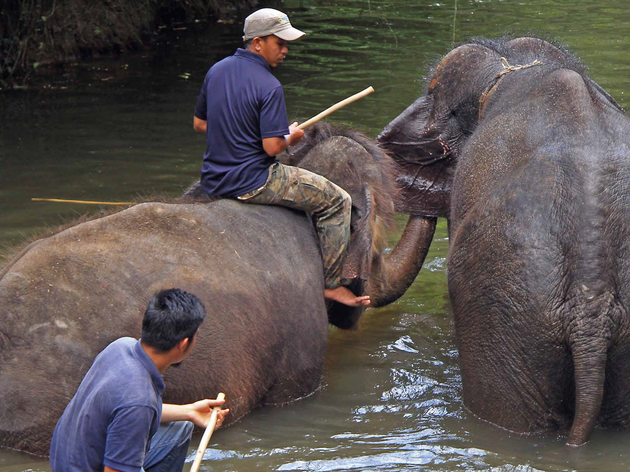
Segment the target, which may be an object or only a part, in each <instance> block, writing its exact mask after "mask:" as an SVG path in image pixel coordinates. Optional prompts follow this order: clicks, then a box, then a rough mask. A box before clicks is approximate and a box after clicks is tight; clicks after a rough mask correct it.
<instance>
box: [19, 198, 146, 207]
mask: <svg viewBox="0 0 630 472" xmlns="http://www.w3.org/2000/svg"><path fill="white" fill-rule="evenodd" d="M31 201H32V202H57V203H82V204H85V205H135V204H136V203H133V202H90V201H87V200H63V199H61V198H31Z"/></svg>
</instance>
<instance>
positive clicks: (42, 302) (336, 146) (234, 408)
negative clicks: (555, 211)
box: [0, 125, 435, 455]
mask: <svg viewBox="0 0 630 472" xmlns="http://www.w3.org/2000/svg"><path fill="white" fill-rule="evenodd" d="M283 158H284V160H285V162H288V163H292V164H298V165H300V166H302V167H305V168H308V169H310V170H313V171H315V172H320V173H322V174H324V175H326V176H328V177H329V178H330V179H332V180H333V181H335V182H336V183H337V184H339V185H341V186H342V187H344V188H345V189H346V190H347V191H348V192H349V193H350V194H351V196H352V198H353V201H354V206H353V223H352V224H353V231H354V232H353V238H352V241H351V244H352V247H351V249H350V253H349V256H348V259H347V262H346V266H345V267H344V277H346V278H348V279H353V288H354V289H355V290H356V291H357V292H362V291H366V292H367V293H369V294H370V295H371V297H372V300H373V303H374V305H382V304H385V303H389V302H391V301H393V300H395V299H396V298H398V297H399V296H401V295H402V294H403V293H404V292H405V290H406V289H407V287H408V286H409V285H410V284H411V282H412V281H413V279H414V277H415V275H416V274H417V272H418V270H419V269H420V266H421V265H422V261H423V259H424V257H425V255H426V251H427V249H428V246H429V243H430V241H431V238H432V234H433V230H434V228H435V220H434V219H430V218H429V219H427V218H423V217H412V218H410V220H409V224H408V226H407V228H406V230H405V232H404V234H403V236H402V237H401V240H400V242H399V243H398V244H397V246H396V248H395V249H394V250H393V252H392V253H391V254H390V255H389V256H388V257H387V258H384V257H383V247H384V242H385V234H384V230H385V228H386V227H387V224H388V222H389V221H390V219H391V217H392V212H393V198H394V195H395V193H396V191H395V184H394V182H393V177H392V162H391V159H390V158H389V157H387V156H386V155H385V154H384V153H383V152H382V151H380V150H379V149H378V147H377V146H376V145H375V144H374V143H373V142H370V141H369V140H367V139H366V138H364V137H363V136H361V135H359V134H358V133H354V132H349V131H343V130H336V129H334V128H332V127H331V126H329V125H320V126H317V127H315V128H313V129H312V130H311V132H309V134H308V135H307V139H305V140H304V141H303V143H302V145H301V147H300V148H298V149H296V150H294V151H293V154H292V155H286V156H284V157H283ZM196 190H198V188H197V189H196V187H193V189H191V191H190V192H188V194H187V195H186V196H185V198H184V199H182V200H181V201H180V202H177V203H144V204H139V205H136V206H133V207H132V208H129V209H127V210H124V211H121V212H119V213H115V214H112V215H110V216H107V217H103V218H99V219H94V220H92V221H88V222H85V223H82V224H79V225H77V226H74V227H70V228H68V229H65V230H63V231H61V232H59V233H57V234H55V235H53V236H51V237H48V238H43V239H40V240H38V241H35V242H34V243H32V244H30V245H29V246H27V247H26V248H24V249H23V250H22V251H21V252H20V253H19V254H18V255H16V256H15V257H14V258H13V260H11V261H10V262H9V263H8V264H7V265H6V266H5V267H4V269H3V270H2V271H1V272H0V320H1V325H0V445H1V446H5V447H11V448H15V449H20V450H25V451H28V452H32V453H36V454H42V455H45V454H47V453H48V447H49V441H50V437H51V435H52V431H53V429H54V426H55V423H56V421H57V419H58V418H59V416H60V415H61V413H62V411H63V409H64V408H65V406H66V404H67V402H68V401H69V400H70V398H71V397H72V395H73V394H74V392H75V390H76V388H77V387H78V385H79V382H80V381H81V379H82V377H83V375H84V374H85V372H86V371H87V369H88V368H89V366H90V364H91V362H92V360H93V358H94V357H95V356H96V354H98V352H100V351H101V350H102V349H103V348H104V347H105V346H107V344H109V343H110V342H111V341H113V340H114V339H116V338H118V337H121V336H136V337H138V336H139V334H140V323H141V317H142V313H143V310H144V308H145V306H146V304H147V302H148V299H149V298H150V297H151V296H152V295H153V293H155V292H156V291H157V290H158V289H162V288H170V287H179V288H181V289H184V290H187V291H189V292H191V293H194V294H196V295H197V296H199V298H201V300H202V301H203V302H204V304H205V306H206V308H207V311H208V316H207V318H206V322H205V324H204V325H203V326H202V327H201V330H200V332H199V336H198V340H197V346H196V348H195V350H194V351H193V353H192V354H191V356H190V357H189V358H188V359H187V360H186V362H184V363H183V365H182V367H181V368H180V369H170V370H169V371H168V372H167V374H166V379H165V380H166V385H167V388H166V392H165V394H164V400H165V401H167V402H174V403H186V402H189V401H194V400H196V399H198V398H203V397H214V396H216V394H217V393H218V392H219V391H223V392H225V393H226V395H227V398H228V401H229V407H230V410H231V414H230V418H229V419H228V421H235V420H237V419H238V418H239V417H241V416H243V415H245V414H246V413H247V412H248V411H250V410H251V409H253V408H255V407H257V406H259V405H263V404H281V403H285V402H289V401H292V400H295V399H298V398H301V397H304V396H306V395H309V394H311V393H312V392H313V391H315V390H316V389H317V388H318V387H319V384H320V380H321V374H322V366H323V359H324V352H325V348H326V341H327V336H328V321H329V320H330V322H332V323H333V324H335V325H337V326H340V327H342V328H352V327H353V326H354V325H355V324H356V323H357V321H358V319H359V316H360V315H361V313H362V309H360V308H354V309H350V308H348V309H345V308H344V307H343V306H340V305H339V306H338V305H334V304H332V305H330V306H328V307H327V306H326V303H325V300H324V298H323V290H324V279H323V268H322V262H321V256H320V252H319V247H318V242H317V239H316V236H315V232H314V229H313V226H312V224H311V222H310V221H309V219H308V218H307V216H306V215H305V214H304V213H300V212H295V211H291V210H288V209H286V208H282V207H269V206H258V205H244V204H241V203H238V202H236V201H232V200H219V201H214V202H209V203H204V204H200V203H199V201H198V199H197V198H196V196H199V195H200V194H199V193H198V191H196Z"/></svg>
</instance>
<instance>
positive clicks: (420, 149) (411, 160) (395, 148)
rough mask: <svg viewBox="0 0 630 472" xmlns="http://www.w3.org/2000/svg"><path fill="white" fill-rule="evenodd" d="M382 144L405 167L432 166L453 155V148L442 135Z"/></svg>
mask: <svg viewBox="0 0 630 472" xmlns="http://www.w3.org/2000/svg"><path fill="white" fill-rule="evenodd" d="M381 145H382V146H383V147H384V148H385V149H386V150H387V151H388V153H389V154H390V155H391V156H392V157H393V159H394V160H395V161H396V162H397V163H399V164H400V165H401V166H403V167H407V166H422V167H424V166H430V165H432V164H435V163H436V162H440V161H444V160H446V159H449V158H450V157H451V156H452V155H453V148H452V147H451V146H450V145H449V144H448V143H447V142H446V141H444V140H443V139H442V138H441V137H440V136H436V137H431V138H425V139H418V140H416V141H404V142H401V141H389V142H387V143H383V144H381Z"/></svg>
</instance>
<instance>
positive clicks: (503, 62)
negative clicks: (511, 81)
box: [478, 57, 543, 120]
mask: <svg viewBox="0 0 630 472" xmlns="http://www.w3.org/2000/svg"><path fill="white" fill-rule="evenodd" d="M542 65H543V63H542V62H540V61H539V60H538V59H535V60H534V61H533V62H530V63H529V64H519V65H517V66H511V65H510V63H509V62H508V60H507V59H506V58H505V57H502V58H501V66H502V67H503V70H502V71H501V72H499V73H498V74H497V75H496V76H495V78H494V81H493V83H492V84H490V86H489V87H488V88H487V89H486V90H485V91H484V92H483V93H482V94H481V97H480V98H479V118H478V119H479V120H480V119H481V118H482V117H483V113H484V111H485V110H486V102H487V100H488V99H489V98H490V97H491V96H492V94H493V93H494V92H495V90H496V89H497V87H498V86H499V84H500V83H501V80H503V77H505V76H506V75H507V74H509V73H510V72H514V71H517V70H522V69H528V68H530V67H535V66H542Z"/></svg>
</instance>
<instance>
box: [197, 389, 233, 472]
mask: <svg viewBox="0 0 630 472" xmlns="http://www.w3.org/2000/svg"><path fill="white" fill-rule="evenodd" d="M224 399H225V393H219V394H218V395H217V400H224ZM219 411H221V407H220V406H215V407H214V408H213V409H212V416H211V417H210V423H208V426H207V427H206V430H205V431H204V432H203V436H202V437H201V441H200V442H199V448H198V449H197V454H196V455H195V461H194V462H193V465H192V467H191V468H190V472H197V471H198V470H199V466H200V465H201V460H202V459H203V453H204V452H206V448H207V447H208V443H209V442H210V438H211V437H212V433H213V432H214V428H215V427H216V425H217V415H218V414H219Z"/></svg>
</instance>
